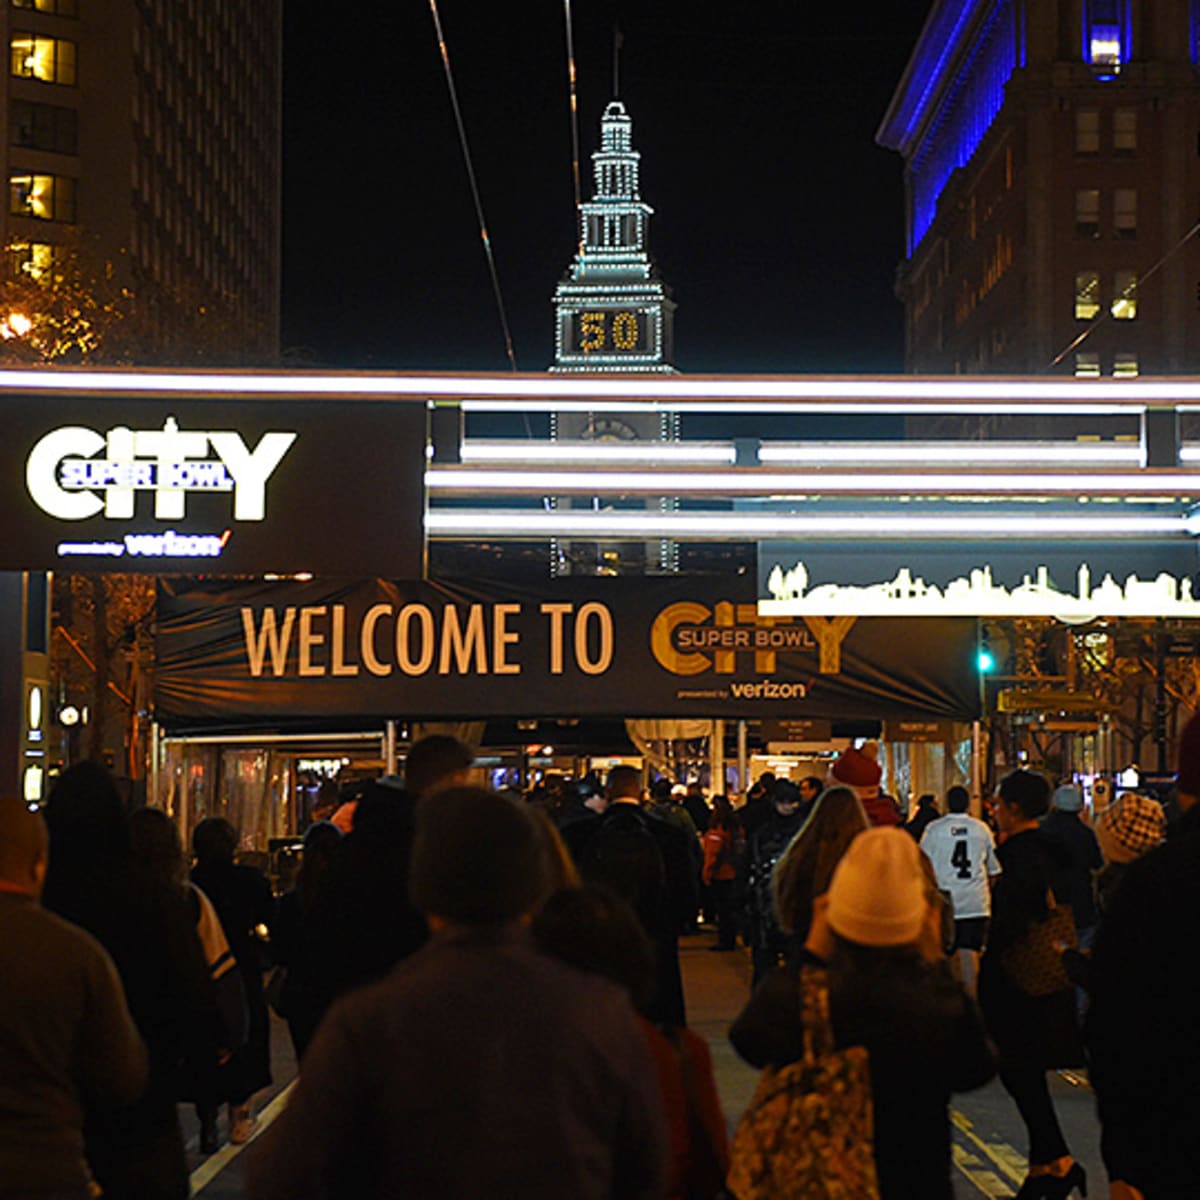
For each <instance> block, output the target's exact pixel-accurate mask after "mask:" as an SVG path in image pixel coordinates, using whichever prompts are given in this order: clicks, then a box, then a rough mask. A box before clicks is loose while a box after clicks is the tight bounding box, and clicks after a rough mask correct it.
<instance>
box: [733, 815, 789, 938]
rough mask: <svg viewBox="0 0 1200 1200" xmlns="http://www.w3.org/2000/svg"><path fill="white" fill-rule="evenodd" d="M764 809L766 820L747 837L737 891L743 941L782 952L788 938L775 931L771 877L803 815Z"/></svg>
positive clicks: (776, 924) (778, 930) (777, 930)
mask: <svg viewBox="0 0 1200 1200" xmlns="http://www.w3.org/2000/svg"><path fill="white" fill-rule="evenodd" d="M768 809H769V811H770V819H769V820H767V821H764V822H763V823H762V824H761V825H759V827H758V828H757V829H756V830H755V832H754V833H753V834H752V835H748V837H749V841H748V842H747V843H746V855H745V858H744V859H743V860H742V869H741V872H740V875H739V888H738V890H739V892H740V894H741V896H742V897H743V902H744V905H745V924H744V929H745V933H746V940H747V942H749V944H750V945H751V946H753V947H756V948H757V949H760V950H768V949H775V950H778V951H779V952H780V953H782V952H783V951H784V950H785V949H786V948H787V946H788V938H787V935H786V934H785V933H784V932H783V930H782V929H780V928H779V918H778V917H777V916H776V915H775V901H774V899H773V895H772V891H771V875H772V873H773V872H774V870H775V864H776V863H777V862H778V861H779V859H780V857H781V856H782V855H783V852H784V851H785V850H786V849H787V848H788V844H789V843H790V842H791V840H792V838H794V837H795V836H796V834H797V833H799V832H800V829H801V827H802V826H803V824H804V820H805V813H803V812H801V811H799V810H797V811H796V812H795V813H793V814H792V815H791V816H786V817H785V816H781V815H780V814H779V813H778V812H777V811H776V810H775V806H774V805H773V804H769V805H768ZM743 811H744V810H743Z"/></svg>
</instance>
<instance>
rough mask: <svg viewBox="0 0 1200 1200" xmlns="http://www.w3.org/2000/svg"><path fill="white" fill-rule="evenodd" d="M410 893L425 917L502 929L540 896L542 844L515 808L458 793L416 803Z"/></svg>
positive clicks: (486, 796)
mask: <svg viewBox="0 0 1200 1200" xmlns="http://www.w3.org/2000/svg"><path fill="white" fill-rule="evenodd" d="M408 891H409V895H410V896H411V897H412V902H413V904H415V905H416V906H417V908H419V909H420V910H421V911H422V912H424V913H436V914H437V915H438V916H439V917H445V918H447V919H448V920H451V921H456V922H458V923H459V924H461V925H503V924H505V923H507V922H508V921H513V920H516V918H517V917H519V916H522V915H523V914H524V913H527V912H529V910H530V909H532V908H533V907H534V906H535V905H536V904H537V902H538V901H539V900H541V899H542V898H543V897H544V895H545V893H546V863H545V857H544V851H543V840H542V838H541V836H540V835H539V833H538V829H537V826H536V825H535V824H534V821H533V818H532V817H531V816H530V814H529V813H528V812H526V810H525V809H524V808H522V807H521V806H520V805H518V804H516V803H514V802H513V801H511V800H506V799H505V798H504V797H503V796H498V795H496V793H495V792H489V791H486V790H485V789H483V788H475V787H458V788H449V789H448V790H446V791H444V792H437V793H435V794H434V795H431V796H428V797H425V798H424V799H422V800H421V801H420V803H419V804H418V805H417V833H416V838H415V840H414V842H413V851H412V865H411V867H410V870H409V881H408Z"/></svg>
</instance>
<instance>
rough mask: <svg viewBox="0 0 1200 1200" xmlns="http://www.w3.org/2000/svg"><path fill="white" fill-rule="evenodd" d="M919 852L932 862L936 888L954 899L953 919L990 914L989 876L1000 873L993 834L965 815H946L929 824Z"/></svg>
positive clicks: (975, 819)
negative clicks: (921, 851)
mask: <svg viewBox="0 0 1200 1200" xmlns="http://www.w3.org/2000/svg"><path fill="white" fill-rule="evenodd" d="M921 849H922V850H924V851H925V854H926V855H927V856H928V858H929V861H930V862H931V863H933V870H934V873H935V874H936V875H937V881H938V887H940V888H943V889H945V890H946V891H947V892H949V893H950V895H951V897H952V898H953V900H954V915H955V917H959V918H965V917H987V916H990V915H991V911H992V898H991V893H990V892H989V890H988V876H989V875H999V874H1000V860H999V859H998V858H997V857H996V843H995V841H994V840H993V839H992V831H991V830H990V829H989V828H988V827H987V826H986V825H985V824H984V823H983V822H982V821H980V820H978V819H977V818H975V817H971V816H968V815H967V814H966V813H949V814H947V815H946V816H944V817H938V819H937V820H936V821H930V822H929V824H928V825H926V826H925V833H924V836H923V837H922V838H921Z"/></svg>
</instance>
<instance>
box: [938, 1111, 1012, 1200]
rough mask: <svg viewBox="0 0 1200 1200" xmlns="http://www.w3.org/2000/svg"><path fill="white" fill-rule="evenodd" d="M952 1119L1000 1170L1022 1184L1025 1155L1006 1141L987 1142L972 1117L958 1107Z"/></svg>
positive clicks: (966, 1136)
mask: <svg viewBox="0 0 1200 1200" xmlns="http://www.w3.org/2000/svg"><path fill="white" fill-rule="evenodd" d="M950 1121H951V1124H953V1126H954V1128H955V1129H957V1130H958V1131H959V1133H961V1134H962V1135H963V1137H965V1138H966V1139H967V1140H968V1141H970V1142H971V1144H972V1145H974V1146H975V1147H976V1149H978V1150H979V1151H981V1152H982V1153H983V1155H984V1156H985V1157H986V1158H988V1159H990V1160H991V1162H992V1163H994V1164H995V1166H996V1167H998V1168H999V1170H1000V1171H1001V1172H1002V1173H1003V1174H1004V1175H1006V1176H1007V1177H1008V1178H1009V1179H1010V1180H1012V1182H1013V1183H1015V1184H1018V1185H1019V1184H1020V1183H1021V1182H1022V1181H1023V1180H1024V1178H1025V1172H1026V1169H1027V1163H1026V1161H1025V1159H1024V1157H1023V1156H1022V1155H1020V1154H1018V1153H1017V1151H1016V1150H1014V1149H1013V1148H1012V1147H1011V1146H1009V1145H1006V1144H1005V1143H1004V1142H995V1143H992V1142H985V1141H984V1140H983V1138H981V1137H980V1136H979V1134H977V1133H976V1132H975V1127H974V1125H972V1123H971V1121H970V1119H969V1118H968V1117H966V1116H965V1115H964V1114H963V1113H960V1112H959V1111H958V1110H957V1109H951V1110H950Z"/></svg>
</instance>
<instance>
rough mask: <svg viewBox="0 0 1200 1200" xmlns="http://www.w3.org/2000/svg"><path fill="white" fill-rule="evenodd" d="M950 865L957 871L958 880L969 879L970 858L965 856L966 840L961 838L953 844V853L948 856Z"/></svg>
mask: <svg viewBox="0 0 1200 1200" xmlns="http://www.w3.org/2000/svg"><path fill="white" fill-rule="evenodd" d="M950 862H951V865H952V866H954V867H956V868H957V869H958V877H959V879H970V878H971V858H970V856H969V855H968V854H967V839H966V838H962V839H960V840H958V841H956V842H955V843H954V853H953V854H951V855H950Z"/></svg>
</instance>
